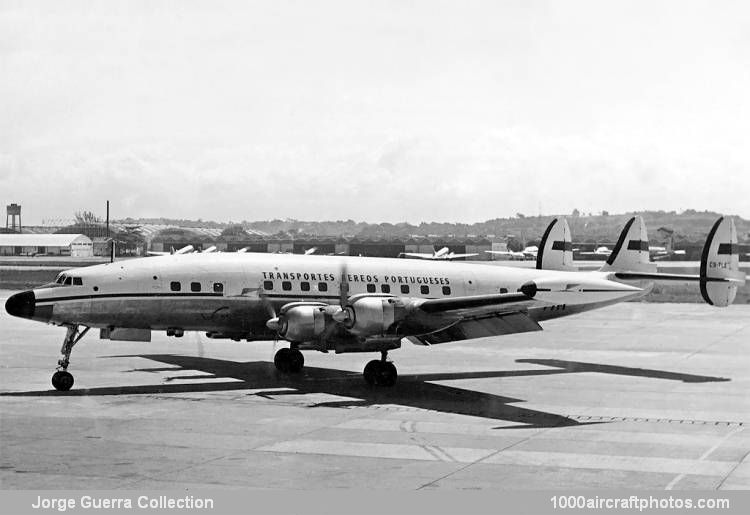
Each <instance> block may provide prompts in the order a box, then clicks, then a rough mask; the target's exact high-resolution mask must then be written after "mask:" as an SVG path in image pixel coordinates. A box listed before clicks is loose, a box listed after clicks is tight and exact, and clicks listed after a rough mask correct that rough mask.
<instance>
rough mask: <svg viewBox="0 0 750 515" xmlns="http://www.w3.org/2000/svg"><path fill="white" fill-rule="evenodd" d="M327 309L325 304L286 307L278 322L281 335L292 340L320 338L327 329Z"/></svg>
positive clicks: (301, 340) (300, 340) (302, 340)
mask: <svg viewBox="0 0 750 515" xmlns="http://www.w3.org/2000/svg"><path fill="white" fill-rule="evenodd" d="M325 309H326V306H325V304H294V305H290V306H289V307H286V309H284V311H283V312H282V313H281V314H280V315H279V317H278V320H277V322H276V323H277V330H278V333H279V336H281V337H282V338H285V339H287V340H289V341H291V342H305V341H309V340H314V339H316V338H318V337H319V336H321V335H322V334H323V333H324V332H325V329H326V317H325Z"/></svg>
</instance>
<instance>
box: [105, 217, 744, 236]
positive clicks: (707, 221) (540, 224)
mask: <svg viewBox="0 0 750 515" xmlns="http://www.w3.org/2000/svg"><path fill="white" fill-rule="evenodd" d="M635 214H638V215H641V216H642V217H643V219H644V220H645V222H646V226H647V227H648V229H649V236H650V237H651V239H652V241H655V239H654V237H655V236H656V234H657V232H656V231H657V229H659V228H662V227H664V228H667V229H669V230H671V231H674V239H675V242H703V240H705V238H706V235H707V234H708V231H709V230H710V229H711V226H712V225H713V223H714V222H715V221H716V219H717V218H719V216H721V215H720V214H719V213H715V212H711V211H695V210H692V209H688V210H686V211H683V212H681V213H676V212H674V211H641V212H633V213H623V214H606V213H605V214H599V215H584V214H580V213H578V212H577V211H574V212H573V214H570V215H547V216H524V215H522V214H519V215H518V216H516V217H513V218H495V219H492V220H487V221H484V222H477V223H473V224H463V223H450V222H422V223H420V224H418V225H413V224H409V223H405V222H403V223H396V224H392V223H387V222H384V223H368V222H355V221H354V220H337V221H322V222H312V221H301V220H293V219H286V220H278V219H277V220H266V221H253V222H250V221H243V222H240V223H239V224H238V222H214V221H204V220H200V219H199V220H181V219H171V218H135V219H134V218H126V219H122V220H117V222H118V223H122V224H159V225H172V226H176V227H204V228H206V229H219V230H223V229H226V228H228V227H230V226H232V225H242V226H243V227H245V228H247V229H253V230H257V231H262V232H265V233H268V234H286V235H291V236H328V237H339V236H347V237H355V236H356V237H360V238H400V239H405V238H409V237H413V236H430V237H479V236H484V237H490V238H497V239H504V238H506V237H507V236H513V237H515V238H516V239H518V240H521V241H526V242H529V243H530V244H531V243H533V242H535V241H537V240H539V239H540V238H541V236H542V233H543V232H544V229H545V228H546V227H547V224H549V221H550V220H551V219H552V218H555V217H556V216H565V217H566V218H567V220H568V224H569V225H570V229H571V232H572V234H573V240H574V241H577V242H614V241H615V240H616V239H617V236H618V234H619V232H620V229H621V228H622V226H623V225H624V224H625V222H627V220H628V219H629V218H630V217H631V216H633V215H635ZM734 220H735V223H736V225H737V233H738V236H739V239H740V241H741V242H750V221H748V220H745V219H743V218H740V217H738V216H735V217H734Z"/></svg>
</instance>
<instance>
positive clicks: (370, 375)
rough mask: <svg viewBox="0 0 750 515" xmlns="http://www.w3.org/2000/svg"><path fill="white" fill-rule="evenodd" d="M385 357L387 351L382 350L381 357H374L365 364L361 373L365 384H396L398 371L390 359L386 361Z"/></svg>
mask: <svg viewBox="0 0 750 515" xmlns="http://www.w3.org/2000/svg"><path fill="white" fill-rule="evenodd" d="M387 357H388V353H387V352H383V357H382V358H381V359H374V360H372V361H370V362H369V363H367V365H365V370H364V372H363V373H362V375H363V376H364V378H365V381H366V382H367V384H369V385H376V386H393V385H394V384H396V379H397V378H398V371H397V370H396V365H394V364H393V363H392V362H390V361H386V358H387Z"/></svg>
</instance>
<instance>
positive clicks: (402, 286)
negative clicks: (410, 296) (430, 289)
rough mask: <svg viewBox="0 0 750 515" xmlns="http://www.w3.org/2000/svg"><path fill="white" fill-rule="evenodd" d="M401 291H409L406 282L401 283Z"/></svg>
mask: <svg viewBox="0 0 750 515" xmlns="http://www.w3.org/2000/svg"><path fill="white" fill-rule="evenodd" d="M401 293H409V285H408V284H402V285H401Z"/></svg>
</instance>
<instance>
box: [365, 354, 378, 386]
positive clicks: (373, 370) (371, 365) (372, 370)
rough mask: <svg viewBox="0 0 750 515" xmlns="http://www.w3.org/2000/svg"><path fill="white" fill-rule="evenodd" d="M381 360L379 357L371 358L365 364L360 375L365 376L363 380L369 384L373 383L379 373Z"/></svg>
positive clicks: (375, 381)
mask: <svg viewBox="0 0 750 515" xmlns="http://www.w3.org/2000/svg"><path fill="white" fill-rule="evenodd" d="M380 365H381V361H380V360H379V359H373V360H372V361H370V362H368V363H367V365H365V370H364V372H363V373H362V375H363V376H364V378H365V382H366V383H367V384H369V385H370V386H372V385H375V384H376V383H377V381H378V376H379V375H380V368H381V367H380Z"/></svg>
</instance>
